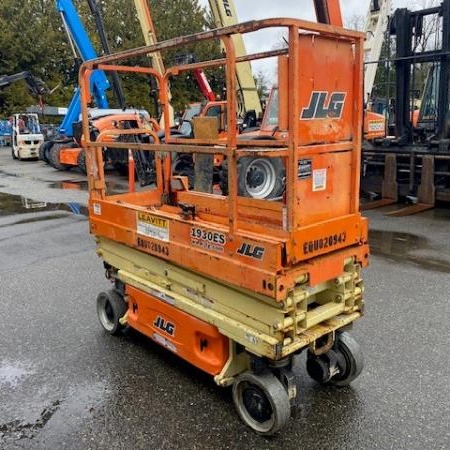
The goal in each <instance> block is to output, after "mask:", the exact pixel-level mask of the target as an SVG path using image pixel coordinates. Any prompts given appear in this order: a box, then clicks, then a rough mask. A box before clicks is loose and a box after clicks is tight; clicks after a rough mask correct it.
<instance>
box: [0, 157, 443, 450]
mask: <svg viewBox="0 0 450 450" xmlns="http://www.w3.org/2000/svg"><path fill="white" fill-rule="evenodd" d="M0 164H1V189H0V190H1V191H2V194H0V199H1V200H0V206H1V211H2V213H1V216H0V254H1V255H2V259H1V261H0V273H1V276H0V289H1V292H2V299H3V312H2V319H1V320H2V324H3V326H2V327H1V329H0V341H1V342H2V352H1V360H2V362H1V366H0V387H1V389H0V417H1V424H0V443H1V445H0V446H1V447H2V448H37V449H40V448H42V449H44V448H45V449H48V448H69V449H86V448H199V447H201V448H230V449H235V448H298V443H299V442H300V441H301V443H302V448H305V449H315V448H324V449H325V448H326V449H328V448H330V449H331V448H364V449H373V448H380V449H386V448H397V449H420V448H430V449H444V448H447V447H448V444H449V442H450V431H449V428H448V421H447V420H446V418H447V417H449V415H450V404H449V402H448V395H447V392H448V373H449V371H450V360H449V358H448V357H447V345H448V342H449V341H450V331H449V328H448V326H447V325H446V321H447V318H448V317H449V314H450V305H449V302H448V288H449V287H450V284H449V274H450V241H449V239H448V224H449V220H450V211H449V210H448V209H439V208H438V209H434V210H431V211H426V212H424V213H421V214H419V215H415V216H410V217H402V218H395V217H393V218H386V216H384V215H383V212H385V211H386V210H389V207H387V208H385V209H384V210H376V211H368V212H367V213H366V214H367V216H368V217H369V219H370V223H371V232H370V241H371V249H372V256H371V266H370V270H367V271H366V275H365V280H366V299H367V302H366V311H365V317H364V318H363V319H362V320H361V321H360V322H359V323H358V324H357V325H356V326H355V327H354V331H353V333H354V335H355V336H357V338H358V341H359V342H360V344H361V346H362V347H363V349H364V353H365V355H366V361H365V362H366V366H365V370H364V371H363V373H362V374H361V376H360V377H359V378H358V380H356V381H355V382H354V383H353V384H352V387H347V388H343V389H339V390H336V389H335V388H332V387H330V388H323V387H320V386H318V385H317V384H316V383H315V382H313V381H312V380H311V379H310V378H309V377H308V376H307V374H306V372H305V369H304V364H303V361H302V360H303V359H304V358H303V356H300V357H299V362H297V363H296V370H295V373H296V376H297V377H298V386H299V387H298V389H299V395H298V399H297V405H296V410H295V416H294V417H293V418H291V420H290V421H289V423H288V427H289V433H285V434H283V435H280V436H277V437H276V438H272V439H267V438H264V437H260V436H257V435H256V434H254V433H252V432H251V431H250V430H248V429H247V428H246V427H245V425H243V424H242V423H241V422H240V421H239V418H238V417H237V416H236V414H235V412H234V407H233V402H232V399H231V391H230V390H219V389H218V388H217V387H216V386H215V383H214V382H213V380H212V379H211V378H210V377H209V376H207V375H205V374H203V373H202V372H201V371H200V370H197V369H195V368H193V367H192V366H190V365H189V364H188V363H185V362H183V361H181V360H180V359H178V358H177V357H176V356H172V355H171V354H170V352H169V351H167V350H162V349H160V348H159V347H158V346H156V345H155V344H151V343H150V342H149V341H148V340H147V339H146V338H144V337H142V336H141V335H140V334H139V333H136V332H132V331H130V332H127V334H126V335H125V336H123V337H119V338H117V339H112V340H111V338H110V337H109V336H107V335H105V334H104V332H103V331H102V329H101V328H100V327H99V326H98V320H97V317H96V315H95V313H94V310H93V299H94V298H95V296H96V295H97V292H98V290H99V289H107V288H108V286H109V284H110V283H109V282H108V281H107V280H106V279H105V278H104V275H103V271H102V270H101V268H100V267H99V264H98V257H97V256H96V255H95V252H94V242H93V240H92V237H91V236H90V235H89V234H88V222H87V217H86V216H85V215H83V211H86V210H85V207H86V205H87V192H86V191H85V190H73V189H72V190H64V189H62V188H61V185H62V184H63V183H64V182H67V181H68V180H71V181H74V182H75V183H73V184H74V185H76V182H80V186H81V187H82V186H83V177H82V175H81V174H76V173H70V174H67V173H61V172H57V171H55V170H53V169H52V168H50V167H48V166H45V165H44V164H43V163H33V162H30V163H23V162H18V161H12V160H11V159H10V156H9V152H8V149H4V150H3V149H2V151H1V153H0ZM118 182H120V180H119V181H118ZM30 193H32V195H33V200H34V201H35V202H36V201H41V202H46V203H47V206H43V205H42V206H41V207H40V208H36V209H26V208H25V207H24V206H23V203H22V200H21V196H22V197H26V196H29V195H30ZM70 202H75V203H78V204H79V205H80V208H78V209H79V210H81V214H76V213H73V212H70V208H69V207H68V206H67V205H68V203H70ZM149 442H151V444H149Z"/></svg>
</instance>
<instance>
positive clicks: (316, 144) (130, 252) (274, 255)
mask: <svg viewBox="0 0 450 450" xmlns="http://www.w3.org/2000/svg"><path fill="white" fill-rule="evenodd" d="M274 27H280V28H285V29H286V31H287V36H288V39H287V46H286V48H285V49H282V50H279V49H278V50H270V51H265V52H259V53H254V54H250V55H245V56H236V52H235V47H234V44H233V39H232V36H234V35H236V34H242V35H245V34H247V33H254V32H257V31H259V30H262V29H266V28H274ZM363 38H364V36H363V35H362V34H361V33H358V32H354V31H349V30H344V29H343V28H340V27H336V26H330V25H325V24H317V23H311V22H307V21H302V20H294V19H285V18H284V19H265V20H259V21H251V22H246V23H241V24H237V25H233V26H229V27H226V28H220V29H216V30H212V31H205V32H202V33H198V34H194V35H190V36H184V37H179V38H176V39H172V40H168V41H164V42H160V43H157V44H155V45H151V46H146V47H142V48H139V49H133V50H127V51H124V52H121V53H118V54H115V55H109V56H104V57H101V58H97V59H95V60H91V61H86V62H85V63H84V64H83V65H82V67H81V71H80V89H81V98H82V116H83V135H84V146H85V150H86V164H87V177H88V183H89V190H90V200H89V220H90V232H91V233H92V234H93V235H94V236H95V239H96V243H97V254H98V255H99V256H100V258H101V259H102V260H103V263H104V267H105V269H106V275H107V277H108V278H109V279H110V280H111V282H112V289H111V290H109V291H105V292H101V293H100V294H99V295H98V298H97V313H98V317H99V319H100V322H101V324H102V326H103V327H104V329H105V330H106V331H107V332H108V333H110V334H113V335H114V334H120V332H121V330H122V329H123V328H124V327H125V326H129V327H132V328H134V329H136V330H138V331H139V332H141V333H143V334H144V335H146V336H148V337H149V338H150V339H152V340H153V341H154V342H156V343H158V344H160V345H162V346H163V347H165V348H166V349H167V350H169V351H171V352H173V353H175V354H177V355H178V356H180V357H181V358H184V359H185V360H187V361H189V362H190V363H192V364H193V365H194V366H196V367H198V368H200V369H202V370H204V371H205V372H207V373H209V374H211V376H213V377H214V380H215V381H216V383H217V384H218V385H219V386H232V396H233V401H234V404H235V406H236V409H237V412H238V414H239V416H240V417H241V419H242V420H243V422H244V423H245V424H247V425H248V426H249V427H250V428H252V429H253V430H255V431H256V432H257V433H260V434H263V435H272V434H274V433H275V432H277V431H278V430H280V429H281V428H282V427H283V426H285V425H286V424H287V422H288V420H289V418H290V415H291V406H292V405H293V402H294V399H295V397H296V394H297V387H296V383H295V377H294V375H293V372H292V363H293V358H294V357H295V356H296V355H299V354H300V353H302V352H304V353H306V364H307V372H308V374H309V375H310V376H311V377H312V378H313V379H314V380H315V381H317V382H318V383H322V384H331V385H336V386H345V385H348V384H349V383H351V382H352V381H353V380H355V378H357V377H358V376H359V374H360V373H361V371H362V369H363V356H362V352H361V349H360V347H359V345H358V344H357V342H356V341H355V339H354V338H353V337H352V335H351V334H350V332H349V331H350V329H351V327H352V324H353V322H354V321H356V320H357V319H359V318H360V317H361V316H362V314H363V306H364V300H363V294H364V286H363V281H362V278H361V269H362V268H364V267H366V266H367V264H368V259H369V247H368V244H367V221H366V219H364V218H363V217H361V215H360V212H359V177H360V152H361V134H362V133H361V129H362V121H363V98H362V96H363V92H362V76H363V56H362V55H363ZM208 40H220V41H221V42H222V44H223V45H224V47H225V49H226V52H225V54H224V56H223V57H222V58H220V59H215V60H206V61H201V62H198V63H193V64H186V65H178V66H172V67H168V68H166V70H165V73H164V74H163V75H161V74H160V73H158V71H156V70H154V69H151V68H147V67H139V66H135V65H131V64H130V65H127V61H130V60H131V61H136V59H137V58H138V57H140V56H144V55H147V54H151V53H155V52H163V51H165V50H172V51H178V50H179V49H181V48H182V47H184V46H189V45H193V44H196V43H200V42H205V41H208ZM274 57H277V58H278V64H279V72H280V74H282V76H281V77H280V78H279V80H278V91H279V94H280V95H279V98H280V99H281V100H280V101H279V102H278V112H279V119H280V124H281V123H282V124H283V127H285V130H284V131H285V134H284V137H283V136H282V135H281V134H280V136H279V139H277V140H271V139H260V140H257V141H255V140H244V139H239V140H238V131H237V114H236V108H237V103H238V102H237V99H236V95H237V94H236V77H235V73H236V64H237V63H239V62H241V61H251V60H257V59H263V58H274ZM133 64H134V63H133ZM211 67H223V68H224V71H225V76H226V85H227V86H226V87H227V90H226V92H227V98H226V102H227V105H226V107H227V117H226V120H227V127H226V130H225V137H224V136H223V135H221V136H220V137H219V133H218V130H217V120H216V119H214V118H208V117H204V118H197V119H194V120H193V127H194V138H193V139H185V138H183V137H174V136H171V135H170V130H169V129H168V128H167V129H166V130H165V136H164V140H162V139H160V138H159V137H158V134H157V133H156V132H153V131H151V130H142V129H126V130H118V129H112V130H108V131H104V132H101V133H100V134H99V135H98V136H97V138H96V140H91V139H90V130H89V117H88V115H89V108H88V105H89V103H90V90H89V82H90V80H89V78H90V76H91V75H92V73H95V72H94V71H95V70H104V71H106V72H108V71H111V72H112V71H125V72H131V73H140V74H148V75H149V76H152V77H154V78H155V79H156V81H157V83H158V85H159V90H158V92H159V96H160V104H161V105H162V107H163V112H164V114H165V120H166V123H169V108H168V103H169V100H168V91H169V87H168V84H169V79H170V78H171V77H174V76H177V75H178V74H181V73H183V72H185V71H188V70H193V69H194V68H201V69H207V68H211ZM144 134H146V135H147V136H148V139H147V140H146V141H147V143H143V142H142V139H141V140H140V141H139V142H135V143H133V142H130V143H127V148H128V149H129V150H130V151H132V152H137V151H148V152H155V155H156V158H155V164H156V183H155V185H152V186H148V187H147V188H146V189H145V190H141V191H139V192H131V189H130V192H126V193H121V194H116V195H108V192H107V190H106V183H105V175H104V170H103V159H102V158H103V155H102V147H103V146H104V145H105V144H104V142H103V140H104V139H105V138H107V137H108V138H110V136H111V135H117V136H131V135H139V136H142V135H144ZM121 145H122V147H123V144H120V143H119V142H114V141H113V142H110V143H108V147H111V148H117V149H119V148H121ZM177 153H191V154H195V155H196V157H197V159H196V167H197V161H198V160H200V161H202V163H203V162H205V161H206V163H207V164H204V165H201V167H204V168H205V171H204V172H203V171H196V174H195V175H196V177H199V178H200V182H199V183H197V179H196V184H195V189H193V190H189V185H188V180H187V178H186V177H183V176H174V175H173V174H172V158H173V157H174V155H176V154H177ZM217 154H220V155H223V156H224V157H226V159H227V162H228V171H227V178H228V193H227V195H219V194H217V193H211V190H210V189H208V188H209V187H210V185H211V183H212V170H210V169H211V168H212V166H213V159H214V155H217ZM248 157H252V158H255V157H258V158H262V159H264V158H266V159H269V160H270V159H273V158H280V159H281V160H282V162H283V164H284V167H285V168H286V169H285V180H283V182H284V186H285V189H284V192H283V195H282V196H280V197H279V198H277V199H272V200H268V199H256V198H252V197H245V196H242V195H239V192H238V180H237V178H238V176H237V175H238V165H239V161H240V160H243V159H245V158H248ZM208 177H209V178H208Z"/></svg>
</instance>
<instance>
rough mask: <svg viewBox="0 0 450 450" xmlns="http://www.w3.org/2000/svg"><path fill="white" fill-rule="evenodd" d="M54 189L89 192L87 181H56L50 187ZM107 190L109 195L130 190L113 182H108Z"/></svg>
mask: <svg viewBox="0 0 450 450" xmlns="http://www.w3.org/2000/svg"><path fill="white" fill-rule="evenodd" d="M48 186H49V187H50V188H52V189H63V190H75V191H86V192H87V191H88V182H87V180H64V181H55V182H52V183H50V184H49V185H48ZM106 190H107V192H108V194H109V195H114V194H120V193H122V192H126V191H127V190H128V188H127V186H126V185H124V184H120V183H115V182H112V181H107V182H106Z"/></svg>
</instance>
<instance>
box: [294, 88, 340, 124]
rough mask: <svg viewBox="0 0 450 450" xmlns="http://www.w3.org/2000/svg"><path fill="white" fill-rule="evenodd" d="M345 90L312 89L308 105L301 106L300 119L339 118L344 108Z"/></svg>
mask: <svg viewBox="0 0 450 450" xmlns="http://www.w3.org/2000/svg"><path fill="white" fill-rule="evenodd" d="M346 96H347V94H346V93H345V92H332V93H331V94H330V93H329V92H319V91H313V92H312V93H311V98H310V99H309V106H307V107H306V108H303V110H302V113H301V114H300V119H301V120H310V119H326V118H332V119H340V118H341V116H342V111H343V109H344V104H345V97H346Z"/></svg>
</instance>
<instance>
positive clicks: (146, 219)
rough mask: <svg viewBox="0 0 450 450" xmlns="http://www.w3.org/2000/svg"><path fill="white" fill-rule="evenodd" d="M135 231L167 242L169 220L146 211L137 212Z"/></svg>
mask: <svg viewBox="0 0 450 450" xmlns="http://www.w3.org/2000/svg"><path fill="white" fill-rule="evenodd" d="M137 232H138V233H139V234H142V235H144V236H148V237H151V238H153V239H158V240H159V241H164V242H169V240H170V239H169V221H168V220H167V219H163V218H162V217H158V216H154V215H152V214H148V213H146V212H141V211H139V212H138V213H137Z"/></svg>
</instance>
